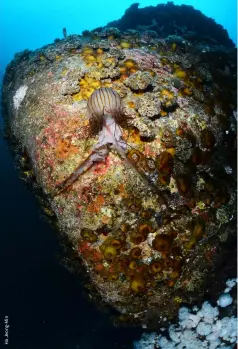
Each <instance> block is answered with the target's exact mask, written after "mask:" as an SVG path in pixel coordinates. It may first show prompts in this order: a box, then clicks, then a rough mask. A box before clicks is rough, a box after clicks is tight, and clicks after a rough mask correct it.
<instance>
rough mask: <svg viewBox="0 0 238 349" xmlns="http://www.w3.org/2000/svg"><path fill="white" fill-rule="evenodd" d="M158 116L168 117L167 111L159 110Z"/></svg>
mask: <svg viewBox="0 0 238 349" xmlns="http://www.w3.org/2000/svg"><path fill="white" fill-rule="evenodd" d="M160 115H161V116H166V115H168V113H167V111H164V110H161V112H160Z"/></svg>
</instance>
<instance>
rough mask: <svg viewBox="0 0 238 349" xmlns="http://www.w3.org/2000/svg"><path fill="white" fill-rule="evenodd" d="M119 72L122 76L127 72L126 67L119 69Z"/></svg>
mask: <svg viewBox="0 0 238 349" xmlns="http://www.w3.org/2000/svg"><path fill="white" fill-rule="evenodd" d="M119 71H120V73H121V74H124V73H125V72H126V71H127V68H126V67H120V68H119Z"/></svg>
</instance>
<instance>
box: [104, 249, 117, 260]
mask: <svg viewBox="0 0 238 349" xmlns="http://www.w3.org/2000/svg"><path fill="white" fill-rule="evenodd" d="M103 255H104V257H105V258H106V259H113V258H115V257H116V256H117V249H116V248H115V247H114V246H106V247H105V249H104V251H103Z"/></svg>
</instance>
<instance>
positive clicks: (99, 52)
mask: <svg viewBox="0 0 238 349" xmlns="http://www.w3.org/2000/svg"><path fill="white" fill-rule="evenodd" d="M96 52H97V53H98V54H99V55H101V54H103V53H104V51H103V49H102V48H98V49H97V51H96Z"/></svg>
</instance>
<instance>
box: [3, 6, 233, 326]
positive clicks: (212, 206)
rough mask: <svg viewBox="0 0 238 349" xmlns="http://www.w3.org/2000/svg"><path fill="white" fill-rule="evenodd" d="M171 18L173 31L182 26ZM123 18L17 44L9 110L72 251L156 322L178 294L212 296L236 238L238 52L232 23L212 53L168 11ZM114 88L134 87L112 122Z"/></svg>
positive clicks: (126, 308) (31, 178)
mask: <svg viewBox="0 0 238 349" xmlns="http://www.w3.org/2000/svg"><path fill="white" fill-rule="evenodd" d="M161 6H162V5H158V6H157V7H156V8H157V9H158V10H159V9H161ZM168 7H169V11H170V10H171V11H172V10H173V11H175V12H176V11H177V10H178V11H184V15H183V18H184V20H186V18H188V16H187V13H190V12H192V11H194V10H193V9H192V8H189V9H188V8H187V7H186V6H184V7H183V6H181V7H179V9H178V7H177V6H174V5H171V4H170V5H163V8H164V10H166V9H168ZM134 11H138V14H139V15H140V13H141V10H139V9H138V6H137V5H134V6H132V7H131V8H130V11H128V12H127V14H126V16H129V15H131V13H134ZM189 11H190V12H189ZM142 12H143V11H142ZM199 16H200V19H201V20H202V18H203V17H202V15H200V14H199ZM142 17H143V18H144V14H143V16H142ZM142 17H140V18H139V17H138V21H139V22H138V23H141V25H146V26H149V25H150V22H151V21H150V18H149V19H148V21H145V22H140V20H141V18H142ZM154 18H155V19H156V13H155V17H154ZM206 21H207V22H209V21H210V20H209V19H206ZM124 23H125V22H124ZM209 23H210V22H209ZM171 25H172V24H171V23H170V22H169V23H168V25H167V26H165V27H164V31H165V33H169V34H171V35H172V33H173V32H171V30H170V28H171ZM213 25H214V28H216V25H215V24H213ZM123 26H124V27H125V29H127V25H125V24H123ZM115 27H117V25H113V26H111V27H110V28H107V27H106V28H101V29H100V28H98V29H95V30H94V31H92V32H90V31H88V32H85V33H84V34H83V37H81V36H79V35H73V36H67V37H66V38H65V39H64V40H60V41H58V40H57V41H56V42H55V43H54V44H50V45H47V46H44V47H43V48H41V49H38V50H36V51H27V52H25V51H23V52H22V53H19V54H16V56H15V58H14V59H13V60H12V62H11V63H10V64H9V65H8V67H7V69H6V73H5V77H4V84H3V107H4V113H5V120H6V124H7V126H8V128H9V132H10V135H11V139H12V140H13V139H14V142H15V144H17V152H18V153H19V158H20V160H21V161H19V163H20V164H22V165H20V166H21V168H22V173H24V176H23V178H24V179H26V178H27V181H28V182H31V184H32V185H33V186H34V187H36V186H38V187H40V188H41V189H42V191H43V193H44V194H43V197H44V202H46V201H47V205H48V206H47V209H46V208H45V210H44V211H45V212H46V213H47V212H48V213H49V216H52V215H55V216H56V219H57V224H58V228H59V230H60V231H61V232H62V233H63V234H64V235H65V236H66V237H67V238H68V240H69V242H70V244H71V246H72V259H73V256H75V255H76V256H77V257H80V259H81V261H82V264H83V265H84V268H85V271H86V272H87V274H88V275H89V277H90V280H91V283H92V284H93V285H95V286H96V289H97V292H98V293H99V294H100V296H101V299H102V301H103V302H106V303H107V304H109V305H111V306H113V307H114V308H115V309H117V310H118V311H119V312H120V313H122V314H125V316H126V318H127V319H128V321H133V322H134V323H136V324H141V323H143V324H147V326H148V327H150V326H151V327H153V323H155V322H156V323H157V324H158V322H159V323H163V322H164V320H163V319H164V318H167V319H171V318H173V316H175V315H176V313H177V309H178V302H177V299H182V300H181V302H184V303H188V304H189V303H193V302H194V301H195V300H196V301H198V300H199V299H201V298H202V296H203V294H204V291H205V289H206V285H207V282H208V280H209V282H212V280H215V279H216V277H217V273H218V270H219V266H220V265H222V263H223V261H224V259H225V256H227V254H226V251H227V249H229V247H230V245H229V244H231V245H232V242H233V240H234V238H235V234H234V232H235V216H236V203H235V198H236V197H235V195H234V193H235V191H236V162H235V160H234V159H235V157H236V143H235V130H236V128H235V127H236V123H235V121H234V118H233V112H234V106H235V100H236V94H235V80H236V79H235V73H234V72H235V67H236V55H235V52H234V50H233V45H231V43H230V41H229V40H228V38H227V37H226V35H225V34H224V31H223V29H222V28H219V30H218V29H217V30H218V32H219V33H222V34H223V36H221V40H223V41H224V42H225V44H224V45H225V46H226V48H224V47H222V46H221V45H220V44H221V42H220V43H219V45H218V44H217V43H211V44H210V46H209V53H208V54H207V53H206V52H203V49H204V45H203V42H199V41H197V42H192V41H191V42H189V41H188V39H186V43H182V42H181V40H177V41H176V42H172V43H171V41H169V40H170V39H169V40H167V41H166V39H167V38H166V37H164V38H163V39H161V33H160V34H159V35H158V36H156V35H155V34H154V32H153V31H156V30H157V29H156V28H154V27H156V23H155V22H154V23H153V29H152V28H150V29H148V28H147V31H146V35H145V33H144V32H142V31H141V30H140V31H134V30H131V31H130V30H129V31H128V30H127V31H126V32H123V31H121V30H119V29H115ZM124 27H123V28H124ZM150 30H151V31H152V32H150ZM214 31H215V29H214ZM210 34H211V33H210ZM180 35H181V38H182V33H181V34H180ZM148 37H150V40H153V46H152V45H151V42H150V44H147V41H146V40H145V38H148ZM206 45H207V44H206ZM191 47H192V49H193V51H192V52H191ZM184 48H186V49H189V50H190V51H189V52H190V55H187V51H186V50H184ZM229 48H231V50H229ZM211 52H213V53H214V54H211ZM194 56H196V59H194ZM218 56H219V57H222V61H221V60H218V59H217V57H218ZM183 58H184V59H186V61H187V60H189V64H187V63H186V65H183V64H182V63H181V62H183ZM213 63H214V65H215V67H216V69H214V68H213V67H214V65H213ZM226 65H228V66H230V67H231V68H230V71H231V74H228V75H226V76H225V77H224V69H222V68H224V67H225V66H226ZM187 66H189V69H187V68H186V67H187ZM201 67H203V70H202V74H200V71H201V69H200V70H199V68H201ZM206 76H209V79H207V78H206ZM175 79H176V80H175ZM175 81H176V83H175ZM100 88H110V89H112V90H110V91H114V92H112V93H114V95H115V96H120V98H121V100H120V102H117V103H116V104H117V107H118V108H119V107H120V108H119V109H118V110H117V113H116V115H115V118H114V119H111V121H112V123H111V124H110V123H106V124H103V126H102V124H100V123H99V124H98V125H97V123H92V118H90V117H89V114H88V110H87V103H88V100H89V98H90V96H91V95H92V94H93V92H94V91H95V90H98V89H100ZM193 90H196V91H200V94H202V95H203V98H197V97H196V98H195V96H194V94H193ZM101 91H102V90H101ZM104 91H105V90H104ZM107 91H108V90H107ZM197 95H198V93H196V96H197ZM117 98H118V97H117ZM102 99H103V98H102ZM117 101H119V99H118V100H117ZM101 102H102V101H101ZM104 102H105V100H104ZM102 103H103V102H102ZM95 118H96V115H95ZM96 119H97V118H96ZM99 119H100V118H99ZM108 120H109V119H108ZM94 121H95V120H94ZM96 121H100V120H96ZM109 121H110V120H109ZM221 121H222V122H221ZM224 121H225V122H224ZM224 125H225V126H226V127H225V128H224ZM100 127H101V128H100ZM113 127H114V128H113ZM108 130H109V131H112V130H113V132H111V133H110V137H111V138H110V137H109V134H108V133H107V132H109V131H108ZM227 134H229V135H230V137H228V136H227ZM107 137H108V138H107ZM106 140H112V141H111V142H109V141H108V142H106ZM113 143H114V148H112V147H111V146H110V144H113ZM116 144H117V146H116V147H115V145H116ZM99 145H102V146H105V145H106V147H105V148H103V149H101V148H100V149H99ZM95 150H97V151H98V152H96V154H95ZM87 159H93V161H92V164H91V163H90V164H91V165H90V166H88V165H89V162H88V161H87ZM82 163H84V164H85V166H86V167H87V168H86V167H85V168H84V170H82V168H83V167H80V164H82ZM26 164H27V170H26V167H25V166H26ZM29 164H31V165H30V166H29ZM79 168H80V171H81V172H80V171H79ZM227 168H229V169H231V170H229V171H228V172H227V170H226V169H227ZM77 169H78V171H79V172H80V173H81V174H80V175H78V177H77V176H76V177H75V180H74V181H72V182H71V183H70V184H71V185H69V186H68V187H67V188H65V190H62V191H60V192H58V193H57V195H56V189H57V188H60V187H61V185H62V183H65V181H67V178H69V177H70V176H71V175H72V174H73V173H76V172H77ZM78 174H79V173H78ZM221 212H225V219H221ZM223 216H224V214H222V217H223ZM224 231H225V233H226V234H225V235H226V238H225V239H221V236H223V235H224ZM228 245H229V246H228ZM232 246H234V244H233V245H232ZM76 265H77V264H75V263H74V269H76V271H77V267H76ZM78 268H79V267H78ZM93 297H94V296H93ZM178 297H180V298H178Z"/></svg>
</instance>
